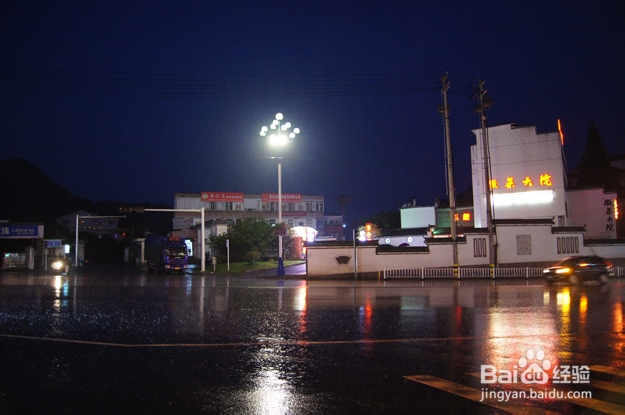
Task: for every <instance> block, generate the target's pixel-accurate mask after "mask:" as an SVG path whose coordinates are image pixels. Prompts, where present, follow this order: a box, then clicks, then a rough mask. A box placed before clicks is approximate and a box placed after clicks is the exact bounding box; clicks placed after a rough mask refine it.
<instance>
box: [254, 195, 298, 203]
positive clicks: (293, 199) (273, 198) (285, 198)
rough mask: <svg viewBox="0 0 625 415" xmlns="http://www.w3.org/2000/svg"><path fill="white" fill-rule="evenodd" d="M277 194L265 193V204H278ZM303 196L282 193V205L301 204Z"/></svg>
mask: <svg viewBox="0 0 625 415" xmlns="http://www.w3.org/2000/svg"><path fill="white" fill-rule="evenodd" d="M277 201H278V194H277V193H263V202H277ZM301 201H302V195H301V194H298V193H282V203H300V202H301Z"/></svg>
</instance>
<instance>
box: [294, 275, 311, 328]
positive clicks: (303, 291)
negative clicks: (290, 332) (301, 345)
mask: <svg viewBox="0 0 625 415" xmlns="http://www.w3.org/2000/svg"><path fill="white" fill-rule="evenodd" d="M307 297H308V286H306V285H304V286H302V287H299V288H297V289H295V296H294V297H293V310H295V311H299V319H298V326H299V334H300V335H302V334H304V333H306V330H307V327H306V326H307V319H306V313H307V311H308V310H307V309H308V302H307Z"/></svg>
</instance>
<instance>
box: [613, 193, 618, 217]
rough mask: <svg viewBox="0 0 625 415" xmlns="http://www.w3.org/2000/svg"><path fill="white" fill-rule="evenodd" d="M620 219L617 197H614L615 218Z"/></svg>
mask: <svg viewBox="0 0 625 415" xmlns="http://www.w3.org/2000/svg"><path fill="white" fill-rule="evenodd" d="M617 219H618V202H617V200H616V198H614V220H617Z"/></svg>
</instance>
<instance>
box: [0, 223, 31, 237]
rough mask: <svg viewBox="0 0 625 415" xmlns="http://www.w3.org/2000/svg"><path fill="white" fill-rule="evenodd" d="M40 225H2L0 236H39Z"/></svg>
mask: <svg viewBox="0 0 625 415" xmlns="http://www.w3.org/2000/svg"><path fill="white" fill-rule="evenodd" d="M37 237H39V225H2V226H0V238H37Z"/></svg>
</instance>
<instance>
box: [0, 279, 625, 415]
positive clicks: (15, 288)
mask: <svg viewBox="0 0 625 415" xmlns="http://www.w3.org/2000/svg"><path fill="white" fill-rule="evenodd" d="M297 272H299V271H297V269H295V268H294V269H291V270H290V273H291V274H293V273H297ZM271 274H272V273H271ZM624 298H625V284H624V283H623V281H620V280H613V281H611V282H610V284H608V285H607V286H598V285H593V284H586V285H583V286H579V287H568V286H565V285H562V286H553V287H548V286H545V285H544V284H543V282H542V281H541V280H532V279H530V280H507V281H501V282H492V281H488V280H472V281H461V282H459V283H458V282H455V281H449V280H442V281H426V282H421V281H397V280H392V281H386V282H384V281H359V282H355V281H353V280H332V281H311V280H309V281H306V280H305V279H304V276H302V279H300V278H298V277H296V276H294V275H290V276H289V277H288V278H286V279H277V278H276V277H273V276H267V275H256V274H250V275H241V276H234V277H225V276H212V275H210V274H205V275H201V274H199V273H196V274H189V275H184V276H181V275H165V276H163V275H148V274H146V273H142V272H137V270H132V269H121V268H110V269H100V268H99V269H93V270H89V269H81V270H80V271H78V272H76V273H73V274H71V275H69V276H60V275H43V274H38V273H25V272H23V273H19V272H15V273H7V272H5V273H3V274H0V353H1V356H2V359H1V360H0V413H3V414H25V413H27V414H48V413H49V414H57V413H61V414H72V413H89V414H112V413H114V414H120V413H133V414H160V413H176V414H190V413H236V414H240V413H246V414H252V413H253V414H256V413H259V414H260V413H266V414H299V413H301V414H313V413H314V414H317V413H420V412H425V413H499V412H500V411H503V410H506V408H505V407H503V406H501V405H500V404H498V403H497V402H496V400H493V399H491V400H488V399H487V400H486V401H485V404H484V403H479V402H478V401H479V397H478V399H471V398H470V397H467V396H464V397H462V396H459V392H462V391H464V389H462V388H463V387H468V388H472V389H473V390H474V391H478V392H479V391H480V390H481V389H482V388H483V387H484V385H482V384H481V383H480V379H479V378H476V377H475V375H471V374H472V373H473V374H474V373H475V372H479V371H480V366H481V365H484V364H490V365H494V366H497V367H498V368H503V367H505V368H511V367H512V365H513V364H514V363H516V362H520V360H519V358H520V357H521V356H526V355H527V350H528V349H533V350H539V349H540V350H543V351H544V353H545V354H546V356H548V358H549V359H550V360H551V361H552V362H551V363H552V365H553V364H555V363H558V364H560V365H563V364H568V365H570V366H578V365H588V366H591V367H593V371H592V373H591V379H592V380H593V381H594V380H597V381H600V382H606V383H611V384H613V385H615V387H616V389H615V390H608V391H606V390H605V385H604V388H603V389H601V388H595V386H596V385H595V384H594V383H593V385H592V388H591V385H574V386H577V387H578V389H579V387H582V388H586V389H592V392H593V399H595V400H597V401H598V402H600V403H603V404H605V405H606V406H603V407H601V408H603V409H605V408H608V409H611V410H619V408H623V410H624V411H625V399H624V398H625V391H621V390H620V389H618V388H619V387H620V388H621V389H622V388H623V385H625V381H624V379H625V378H623V377H619V376H618V375H619V372H615V373H616V375H615V374H614V373H610V374H606V373H607V372H606V371H605V370H604V371H603V372H595V368H600V367H608V368H612V369H620V370H624V369H625V360H624V359H625V354H624V350H625V336H624V333H623V299H624ZM546 359H547V358H545V360H546ZM543 363H544V362H543ZM596 370H599V369H596ZM418 375H419V376H422V375H427V376H429V377H428V378H427V379H426V381H423V379H422V378H418V377H415V376H418ZM431 379H435V380H437V381H438V380H442V381H444V382H445V381H446V382H448V383H444V382H443V384H442V386H441V385H439V386H436V382H431ZM428 381H429V383H428ZM552 386H553V385H552ZM492 389H494V386H493V387H492ZM461 394H462V393H460V395H461ZM591 403H592V402H591ZM516 404H517V406H511V407H508V410H509V411H510V412H517V411H518V410H519V408H520V409H524V408H525V409H528V408H529V409H538V410H539V411H543V412H544V411H545V410H550V411H552V412H562V413H571V412H573V413H586V412H588V411H589V410H590V409H589V407H588V405H589V404H588V403H585V406H584V405H582V406H580V405H578V404H577V401H576V402H571V401H568V402H566V401H562V400H558V399H537V400H536V399H535V400H533V401H528V400H525V401H517V402H516ZM611 405H612V406H611ZM510 408H512V409H510Z"/></svg>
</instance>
